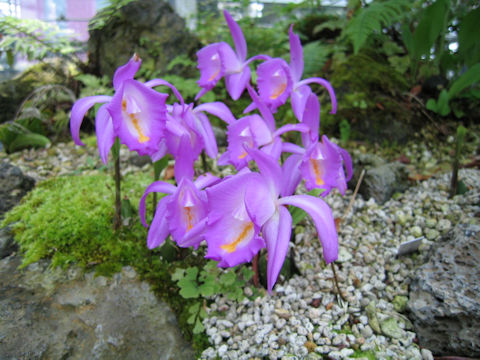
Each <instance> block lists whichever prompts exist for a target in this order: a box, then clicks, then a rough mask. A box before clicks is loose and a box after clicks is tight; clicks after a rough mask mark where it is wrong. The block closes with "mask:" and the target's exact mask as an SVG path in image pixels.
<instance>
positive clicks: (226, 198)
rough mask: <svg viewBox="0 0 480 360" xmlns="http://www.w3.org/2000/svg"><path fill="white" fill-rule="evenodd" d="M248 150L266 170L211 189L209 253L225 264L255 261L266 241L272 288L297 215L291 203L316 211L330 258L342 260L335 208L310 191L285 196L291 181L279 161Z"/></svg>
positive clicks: (209, 192) (324, 247)
mask: <svg viewBox="0 0 480 360" xmlns="http://www.w3.org/2000/svg"><path fill="white" fill-rule="evenodd" d="M247 151H248V152H249V154H250V156H251V157H252V158H253V159H254V160H255V162H256V164H257V166H258V168H259V169H260V174H258V173H249V172H246V173H244V174H242V175H235V176H233V177H231V178H230V179H227V180H224V181H223V182H222V183H220V184H218V185H215V186H212V187H210V188H209V189H207V190H206V191H207V197H208V207H209V212H208V221H207V223H208V230H207V231H206V232H205V239H206V241H207V245H208V252H207V256H206V257H207V258H210V259H213V260H217V261H219V264H218V266H221V267H230V266H235V265H238V264H240V263H243V262H247V261H250V260H251V259H252V258H253V256H254V255H255V254H256V253H257V252H258V251H259V250H260V249H261V248H263V247H264V244H266V247H267V251H268V265H267V285H268V291H269V292H271V291H272V289H273V286H274V285H275V282H276V280H277V277H278V274H279V273H280V270H281V268H282V265H283V262H284V260H285V256H286V254H287V250H288V244H289V242H290V235H291V230H292V228H291V225H292V217H291V215H290V213H289V211H288V210H287V208H286V206H287V205H292V206H296V207H299V208H301V209H303V210H305V211H306V212H307V213H308V214H310V216H311V217H312V219H313V221H314V223H315V226H316V229H317V232H318V235H319V238H320V241H321V243H322V247H323V255H324V258H325V261H326V262H327V263H330V262H332V261H335V260H336V259H337V256H338V239H337V233H336V229H335V222H334V219H333V215H332V212H331V210H330V208H329V207H328V205H327V204H326V203H325V202H324V201H322V200H321V199H319V198H316V197H313V196H309V195H294V196H286V197H281V198H279V195H280V194H281V192H282V190H283V188H284V187H286V186H289V180H288V178H285V177H282V170H281V168H280V165H279V164H278V161H277V160H276V159H274V158H272V157H271V156H270V155H268V154H266V153H264V152H262V151H260V150H257V149H247ZM260 232H261V233H262V236H260V235H259V234H260Z"/></svg>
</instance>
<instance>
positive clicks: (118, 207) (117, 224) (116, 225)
mask: <svg viewBox="0 0 480 360" xmlns="http://www.w3.org/2000/svg"><path fill="white" fill-rule="evenodd" d="M112 154H113V161H114V164H115V167H114V175H113V179H114V180H115V215H114V218H113V229H114V230H115V231H117V230H119V229H120V228H121V226H122V198H121V180H122V178H121V173H120V141H119V140H118V138H117V139H115V143H114V145H113V147H112Z"/></svg>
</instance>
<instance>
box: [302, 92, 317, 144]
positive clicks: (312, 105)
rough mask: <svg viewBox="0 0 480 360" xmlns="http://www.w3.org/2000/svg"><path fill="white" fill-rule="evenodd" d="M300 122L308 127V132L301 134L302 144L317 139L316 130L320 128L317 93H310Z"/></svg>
mask: <svg viewBox="0 0 480 360" xmlns="http://www.w3.org/2000/svg"><path fill="white" fill-rule="evenodd" d="M302 122H303V123H304V124H305V125H307V126H308V127H309V129H310V132H309V133H308V134H302V142H303V145H304V146H309V145H310V144H311V143H314V142H317V141H318V131H319V128H320V102H319V101H318V98H317V95H315V94H310V96H309V97H308V99H307V102H306V104H305V110H304V112H303V117H302Z"/></svg>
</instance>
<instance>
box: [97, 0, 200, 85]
mask: <svg viewBox="0 0 480 360" xmlns="http://www.w3.org/2000/svg"><path fill="white" fill-rule="evenodd" d="M100 18H101V19H102V20H101V21H104V22H105V24H104V25H103V26H102V27H101V28H97V29H93V30H91V31H90V38H89V40H88V52H89V59H88V63H89V71H91V72H92V73H96V74H105V75H108V76H112V75H113V74H114V72H115V70H116V69H117V67H119V66H120V65H123V64H125V63H126V62H127V61H128V60H129V59H130V58H131V57H132V55H133V53H136V54H137V55H138V56H140V58H141V59H142V60H143V62H144V63H145V64H146V63H148V64H149V65H150V66H151V68H152V69H155V71H158V72H160V73H166V71H167V70H166V69H167V66H168V64H169V63H170V62H171V61H172V60H173V59H174V58H175V57H177V56H178V55H186V56H188V57H189V58H191V59H193V58H194V57H195V53H196V52H197V50H199V49H200V47H201V44H200V42H199V40H198V39H196V37H195V36H194V35H193V34H191V33H189V31H188V30H187V29H186V27H185V21H184V20H183V19H182V18H181V17H180V16H178V15H177V14H175V12H174V11H173V10H172V8H171V7H170V5H169V4H168V2H167V1H160V0H135V1H132V2H128V3H127V4H126V5H124V6H122V7H120V8H119V9H118V10H117V11H116V12H115V15H114V16H111V15H110V16H106V14H105V13H104V12H102V11H100V12H99V13H98V14H97V15H96V16H95V18H93V19H92V21H95V20H98V19H100ZM195 71H196V70H195V69H194V67H193V66H190V67H187V66H181V65H177V66H175V67H174V68H173V69H171V70H170V71H169V72H168V73H169V74H176V75H180V76H185V77H191V74H192V73H195ZM165 91H166V90H165Z"/></svg>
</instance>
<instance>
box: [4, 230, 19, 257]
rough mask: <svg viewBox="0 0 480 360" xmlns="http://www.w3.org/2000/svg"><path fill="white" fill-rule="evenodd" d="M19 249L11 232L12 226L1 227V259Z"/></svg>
mask: <svg viewBox="0 0 480 360" xmlns="http://www.w3.org/2000/svg"><path fill="white" fill-rule="evenodd" d="M17 250H18V245H17V243H16V242H15V241H14V240H13V236H12V235H11V234H10V228H9V227H4V228H1V229H0V259H3V258H4V257H6V256H8V255H10V254H11V253H13V252H15V251H17Z"/></svg>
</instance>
